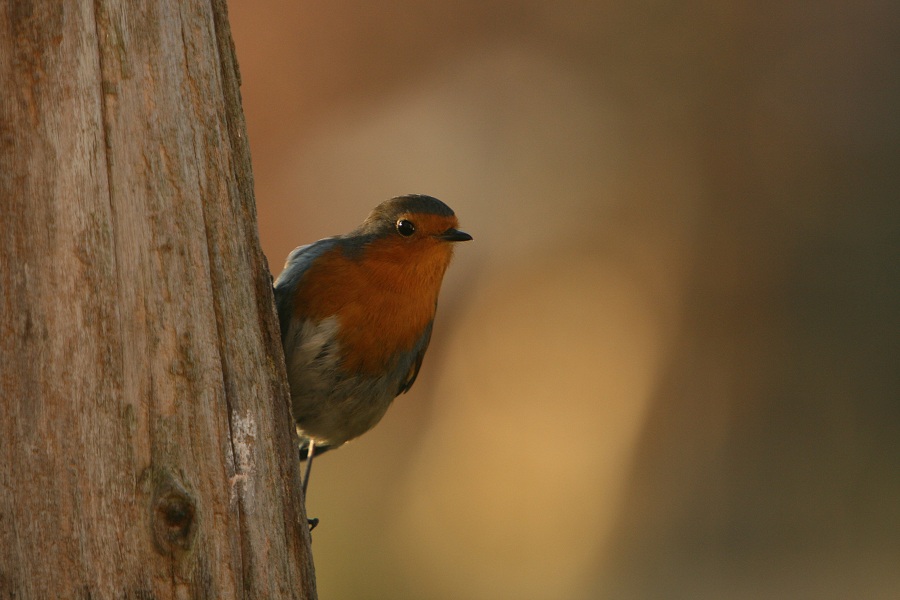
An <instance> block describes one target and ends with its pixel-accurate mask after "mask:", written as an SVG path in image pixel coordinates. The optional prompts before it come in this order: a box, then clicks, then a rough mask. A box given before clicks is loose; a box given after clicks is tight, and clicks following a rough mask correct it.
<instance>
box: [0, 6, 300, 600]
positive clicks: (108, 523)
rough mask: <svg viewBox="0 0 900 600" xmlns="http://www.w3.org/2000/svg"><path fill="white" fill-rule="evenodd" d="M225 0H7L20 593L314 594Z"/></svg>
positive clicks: (5, 168)
mask: <svg viewBox="0 0 900 600" xmlns="http://www.w3.org/2000/svg"><path fill="white" fill-rule="evenodd" d="M238 84H239V81H238V74H237V65H236V62H235V59H234V51H233V46H232V42H231V33H230V30H229V27H228V21H227V15H226V10H225V3H224V0H213V1H212V2H200V1H197V0H154V1H153V2H141V1H136V0H135V1H128V0H94V1H93V2H88V1H82V2H58V1H57V0H33V1H30V2H29V1H25V0H7V1H6V2H3V3H0V260H2V270H0V311H2V315H0V411H2V413H0V597H2V598H174V597H179V598H184V597H192V598H235V597H246V598H288V597H290V598H314V597H315V595H316V592H315V580H314V575H313V568H312V558H311V555H310V553H309V535H308V533H307V526H306V515H305V513H304V511H303V508H302V507H303V505H302V500H301V496H300V491H299V490H300V486H299V465H298V462H297V456H296V445H295V444H294V442H295V440H294V439H293V437H294V434H293V432H292V429H293V427H292V425H291V420H290V416H289V409H288V393H287V386H286V383H285V377H284V365H283V359H282V354H281V349H280V341H279V334H278V328H277V323H276V320H275V314H274V309H273V303H272V293H271V281H270V276H269V272H268V269H267V268H266V263H265V258H264V256H263V254H262V251H261V249H260V246H259V240H258V234H257V228H256V212H255V207H254V203H253V192H252V187H253V183H252V175H251V171H250V158H249V156H250V154H249V150H248V148H247V143H246V139H247V138H246V133H245V127H244V120H243V113H242V112H241V106H240V94H239V90H238Z"/></svg>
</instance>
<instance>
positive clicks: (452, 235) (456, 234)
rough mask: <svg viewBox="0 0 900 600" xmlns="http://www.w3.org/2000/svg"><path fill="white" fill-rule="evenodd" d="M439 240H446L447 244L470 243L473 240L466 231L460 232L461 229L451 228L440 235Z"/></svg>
mask: <svg viewBox="0 0 900 600" xmlns="http://www.w3.org/2000/svg"><path fill="white" fill-rule="evenodd" d="M437 238H438V239H439V240H444V241H445V242H468V241H469V240H471V239H472V236H471V235H469V234H468V233H466V232H465V231H460V230H459V229H454V228H452V227H451V228H450V229H448V230H447V231H445V232H444V233H442V234H440V235H438V236H437Z"/></svg>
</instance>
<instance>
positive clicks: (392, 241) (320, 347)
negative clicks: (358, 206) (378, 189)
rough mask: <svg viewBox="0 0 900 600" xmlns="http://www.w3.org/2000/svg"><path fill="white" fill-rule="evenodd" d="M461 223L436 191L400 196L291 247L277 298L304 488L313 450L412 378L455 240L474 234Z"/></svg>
mask: <svg viewBox="0 0 900 600" xmlns="http://www.w3.org/2000/svg"><path fill="white" fill-rule="evenodd" d="M457 225H458V221H457V219H456V215H455V214H454V213H453V211H452V210H451V209H450V207H448V206H447V205H446V204H444V203H443V202H441V201H440V200H438V199H436V198H432V197H430V196H422V195H408V196H400V197H397V198H393V199H391V200H388V201H386V202H383V203H381V204H379V205H378V206H377V207H375V209H374V210H373V211H372V213H371V214H370V215H369V217H368V218H367V219H366V220H365V221H364V222H363V224H362V225H360V226H359V227H357V228H356V229H354V230H353V231H351V232H350V233H347V234H345V235H338V236H334V237H329V238H325V239H322V240H319V241H318V242H314V243H312V244H308V245H306V246H300V247H299V248H297V249H295V250H294V251H293V252H291V253H290V255H289V256H288V258H287V262H286V263H285V266H284V270H283V271H282V272H281V275H279V276H278V279H277V280H276V281H275V303H276V306H277V308H278V319H279V322H280V325H281V342H282V344H283V346H284V359H285V364H286V365H287V376H288V382H289V384H290V388H291V404H292V408H293V416H294V419H295V421H296V426H297V433H298V435H299V436H300V449H301V457H304V456H305V458H306V460H307V465H306V473H305V475H304V478H303V493H304V495H305V494H306V489H307V486H308V485H309V475H310V471H311V468H312V459H313V456H316V455H318V454H320V453H322V452H325V451H326V450H330V449H332V448H337V447H338V446H341V445H343V444H345V443H346V442H348V441H350V440H352V439H354V438H356V437H358V436H360V435H362V434H363V433H365V432H367V431H368V430H369V429H371V428H372V427H374V426H375V425H376V424H377V423H378V421H380V420H381V418H382V417H383V416H384V413H385V412H386V411H387V409H388V407H389V406H390V405H391V402H392V401H393V399H394V398H395V397H396V396H399V395H400V394H402V393H404V392H407V391H409V389H410V388H411V387H412V385H413V383H415V381H416V376H417V375H418V374H419V369H420V368H421V366H422V358H423V357H424V356H425V350H426V349H427V348H428V342H429V341H430V340H431V328H432V324H433V323H434V314H435V309H436V308H437V298H438V292H440V289H441V281H442V279H443V277H444V272H445V271H446V270H447V266H448V265H449V264H450V259H451V257H452V255H453V245H454V243H456V242H464V241H467V240H471V239H472V236H471V235H469V234H468V233H465V232H463V231H460V230H459V229H457Z"/></svg>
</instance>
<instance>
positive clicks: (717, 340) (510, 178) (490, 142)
mask: <svg viewBox="0 0 900 600" xmlns="http://www.w3.org/2000/svg"><path fill="white" fill-rule="evenodd" d="M230 12H231V22H232V26H233V30H234V37H235V42H236V46H237V52H238V58H239V60H240V64H241V72H242V75H243V88H242V90H243V98H244V108H245V110H246V115H247V120H248V127H249V134H250V143H251V148H252V152H253V162H254V171H255V177H256V198H257V203H258V208H259V222H260V234H261V237H262V242H263V246H264V248H265V250H266V253H267V255H268V257H269V262H270V266H271V268H272V270H273V272H274V274H275V275H277V274H278V273H279V272H280V269H281V265H282V263H283V261H284V257H285V256H286V255H287V253H288V252H289V251H290V250H291V249H292V248H293V247H294V246H296V245H298V244H301V243H307V242H310V241H313V240H316V239H318V238H320V237H324V236H327V235H331V234H335V233H340V232H344V231H347V230H349V229H350V228H352V227H353V226H355V225H356V224H357V223H358V222H360V221H361V220H362V219H363V218H364V217H365V216H366V214H367V213H368V211H369V210H370V209H371V208H372V207H373V206H374V205H375V204H377V203H378V202H380V201H382V200H384V199H387V198H389V197H391V196H395V195H398V194H403V193H409V192H420V193H428V194H432V195H435V196H437V197H439V198H441V199H443V200H444V201H446V202H447V203H448V204H449V205H450V206H452V207H453V208H454V209H455V210H456V212H457V214H458V215H459V216H460V219H461V221H462V225H463V228H464V229H465V230H467V231H469V232H470V233H472V234H473V235H474V236H475V241H474V242H472V243H470V244H464V245H461V246H460V247H458V248H457V256H456V259H455V262H454V264H453V265H452V267H451V269H450V272H449V274H448V277H447V279H446V280H445V284H444V291H443V294H442V300H441V306H440V310H439V312H438V321H437V325H436V330H435V335H434V340H433V343H432V347H431V350H430V352H429V355H428V357H427V358H426V360H425V365H424V368H423V372H422V375H421V377H420V379H419V382H418V383H417V384H416V386H415V388H414V389H413V391H412V392H411V393H409V394H408V395H406V396H402V397H400V398H399V399H398V400H397V401H396V403H395V405H394V407H393V408H392V410H391V411H390V412H389V413H388V415H387V417H386V418H385V420H384V421H383V422H382V423H381V424H380V425H379V426H378V427H377V428H376V429H375V430H373V431H372V432H370V433H369V434H368V435H366V436H365V437H363V438H361V439H359V440H357V441H356V442H354V443H352V444H350V445H349V446H347V447H345V448H343V449H341V450H339V451H337V452H334V453H330V454H328V455H326V456H325V457H323V458H322V459H321V460H320V461H319V462H318V463H317V469H316V474H315V477H314V482H313V484H312V488H311V493H310V497H309V503H308V504H309V509H310V512H311V514H312V515H315V516H318V517H320V518H321V519H322V525H321V526H320V528H319V529H318V530H316V531H315V535H314V544H313V548H314V553H315V560H316V566H317V572H318V582H319V592H320V594H321V596H322V597H323V598H328V599H331V600H334V599H380V598H392V599H422V598H427V599H459V598H465V599H486V600H487V599H491V600H492V599H507V598H508V599H526V600H527V599H544V598H546V599H557V598H562V599H593V598H614V599H620V598H626V599H627V598H664V599H672V598H674V599H680V598H684V599H696V598H700V599H705V598H710V599H720V598H739V599H741V598H747V599H749V598H753V599H756V598H792V599H795V598H810V599H813V598H815V599H825V598H834V599H847V598H898V597H900V368H898V366H900V365H898V363H900V361H898V356H900V348H898V345H900V344H898V341H900V323H898V321H900V293H898V290H900V261H898V257H900V251H898V250H900V248H898V245H900V226H898V200H900V198H898V190H900V185H898V184H900V160H898V159H900V143H898V141H900V73H898V66H900V5H898V4H897V3H896V2H887V1H885V2H861V3H854V4H853V5H852V6H851V5H850V3H843V2H834V1H830V2H829V1H825V2H818V3H784V2H774V1H763V2H685V3H678V2H665V1H657V2H638V3H627V2H619V3H611V2H602V1H598V2H576V1H561V2H542V1H534V0H532V1H527V0H520V1H517V2H512V1H509V2H503V1H500V0H486V1H485V0H480V1H478V2H474V1H471V0H462V1H460V2H454V3H447V2H412V1H410V0H401V1H397V2H379V3H371V2H363V1H361V0H327V1H325V0H291V1H280V0H252V1H251V0H233V1H232V2H231V5H230Z"/></svg>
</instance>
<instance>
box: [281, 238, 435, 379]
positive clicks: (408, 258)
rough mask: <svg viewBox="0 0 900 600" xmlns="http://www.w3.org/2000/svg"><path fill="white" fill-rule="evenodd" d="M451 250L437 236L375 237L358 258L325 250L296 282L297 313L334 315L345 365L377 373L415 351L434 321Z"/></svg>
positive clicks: (318, 316)
mask: <svg viewBox="0 0 900 600" xmlns="http://www.w3.org/2000/svg"><path fill="white" fill-rule="evenodd" d="M451 255H452V249H451V248H450V246H449V244H446V243H442V242H440V241H438V240H423V241H421V242H420V243H419V245H417V246H413V247H411V246H410V245H408V244H404V243H403V241H402V240H399V241H394V240H377V241H375V242H373V243H371V244H370V245H368V246H367V247H366V248H365V249H364V251H363V253H362V255H361V256H360V257H350V256H348V255H347V254H346V253H345V252H344V250H343V249H342V248H340V247H337V248H335V249H333V250H331V251H329V252H327V253H325V254H323V255H322V256H320V257H319V258H318V259H317V260H316V262H315V264H314V265H312V266H311V267H310V268H309V270H308V271H307V272H306V274H305V275H304V277H303V280H302V281H301V282H300V284H299V285H298V290H297V294H296V296H295V299H294V301H295V304H294V314H295V316H296V317H298V318H300V319H314V320H320V319H324V318H327V317H331V316H335V315H336V316H337V317H338V322H339V324H340V329H339V332H338V342H339V343H340V346H341V354H342V367H343V368H345V369H347V370H349V371H356V372H362V373H367V374H371V375H377V374H380V373H381V372H383V371H384V370H385V369H386V368H388V367H389V366H390V364H391V362H392V360H393V358H394V357H395V356H396V355H397V353H399V352H404V351H409V350H411V349H412V348H413V347H414V346H415V345H416V343H417V342H418V341H419V339H420V338H421V336H422V334H423V333H424V332H425V330H426V328H427V327H428V325H429V323H431V321H432V320H433V319H434V312H435V308H436V305H437V297H438V293H439V292H440V287H441V280H442V279H443V276H444V272H445V271H446V269H447V265H448V264H449V263H450V258H451Z"/></svg>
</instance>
